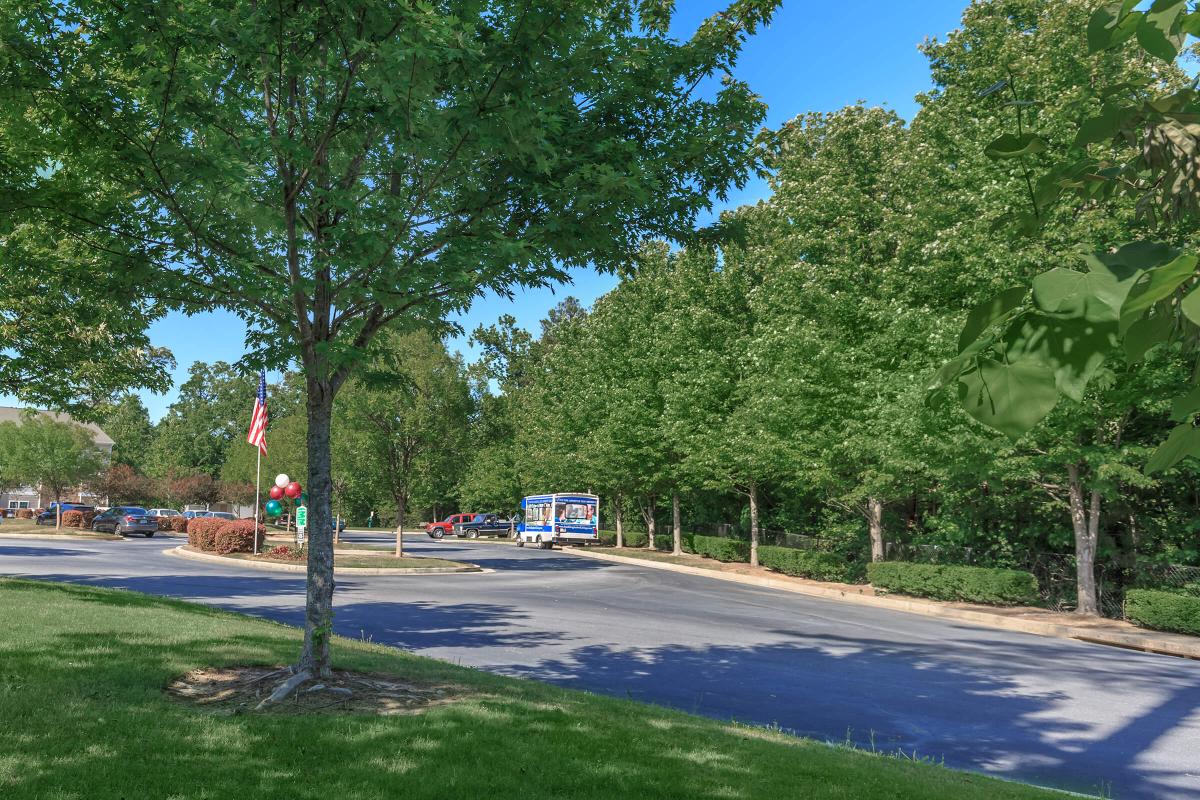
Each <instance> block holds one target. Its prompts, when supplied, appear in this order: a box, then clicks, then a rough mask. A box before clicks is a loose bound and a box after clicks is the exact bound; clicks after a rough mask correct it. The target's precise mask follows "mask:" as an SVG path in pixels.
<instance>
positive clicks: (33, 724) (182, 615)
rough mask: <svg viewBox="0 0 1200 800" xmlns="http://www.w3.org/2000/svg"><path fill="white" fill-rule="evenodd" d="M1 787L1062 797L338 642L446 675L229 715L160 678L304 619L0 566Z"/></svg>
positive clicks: (11, 790)
mask: <svg viewBox="0 0 1200 800" xmlns="http://www.w3.org/2000/svg"><path fill="white" fill-rule="evenodd" d="M0 608H3V609H4V610H5V624H4V626H3V630H2V632H0V720H3V724H0V797H4V798H6V800H9V799H11V800H17V799H18V798H88V799H89V800H91V799H92V798H122V797H125V798H141V797H145V798H178V799H180V800H182V799H183V798H227V797H240V798H276V797H277V798H288V799H289V800H291V799H292V798H314V800H315V799H317V798H320V799H321V800H360V798H384V797H398V798H405V799H406V800H407V799H408V798H507V797H514V798H516V797H519V798H604V800H612V798H621V797H631V798H647V797H689V798H690V797H711V798H737V797H743V798H760V797H761V798H773V797H779V798H806V799H808V798H846V800H852V799H853V800H867V799H869V798H897V799H899V798H947V799H949V798H954V799H955V800H959V799H961V798H989V800H1003V799H1004V798H1035V797H1054V796H1058V795H1054V794H1051V793H1048V792H1043V791H1041V790H1036V789H1033V788H1030V787H1025V786H1019V785H1015V784H1008V783H1002V782H999V781H995V780H991V779H988V778H984V777H980V776H977V775H969V774H965V773H960V772H954V771H952V770H949V769H945V768H942V767H939V766H935V765H929V764H923V763H914V762H911V761H906V760H903V759H898V758H892V757H881V756H872V755H869V754H865V753H860V752H853V751H849V750H846V749H842V748H836V747H829V746H826V745H823V744H818V743H815V742H811V741H806V740H801V739H795V738H791V737H788V736H784V735H781V734H777V733H773V732H769V731H764V730H759V729H749V728H743V727H740V726H735V725H730V724H723V723H719V722H715V721H711V720H707V719H702V718H698V717H692V716H688V715H685V714H682V713H677V712H674V711H668V710H665V709H661V708H657V707H654V706H648V705H642V704H638V703H633V702H629V701H625V700H616V699H610V698H605V697H599V696H594V695H590V694H586V693H583V692H576V691H570V690H565V689H559V688H554V687H551V686H547V685H543V684H540V683H536V682H532V681H520V680H514V679H509V678H503V677H500V676H496V675H490V674H487V673H484V672H479V671H475V670H470V669H466V668H462V667H456V666H453V665H451V664H448V663H443V662H440V661H434V660H431V659H426V658H418V657H415V656H411V655H406V654H404V653H403V652H400V651H398V650H395V649H391V648H385V647H381V646H378V645H372V644H367V643H364V642H358V641H352V640H343V639H337V640H336V641H335V649H334V652H335V658H336V661H337V666H338V667H339V668H353V669H358V670H364V671H371V672H383V673H391V674H396V675H399V676H402V677H403V678H404V679H406V680H410V681H427V682H438V683H451V684H456V685H458V686H460V687H465V688H466V689H467V690H468V691H470V692H472V696H471V697H470V698H469V699H466V700H462V701H459V702H456V703H451V704H447V705H441V706H436V707H432V708H429V709H427V710H426V711H424V712H423V713H418V714H410V715H404V716H373V715H364V714H359V715H351V714H346V715H329V714H319V715H305V716H295V715H291V716H286V715H278V714H239V715H220V714H215V713H212V712H211V711H201V710H198V709H197V708H195V707H193V706H190V705H186V704H183V703H181V702H178V701H175V700H172V699H169V698H168V697H166V696H165V695H164V692H163V687H164V686H165V685H166V684H168V683H169V682H170V681H171V680H172V679H173V678H175V677H177V676H179V675H181V674H183V673H185V672H187V671H189V670H191V669H194V668H198V667H205V666H228V665H234V664H278V663H287V662H288V661H290V660H292V659H294V658H295V656H296V654H297V651H298V647H299V641H300V632H299V631H298V630H296V629H295V628H291V627H287V626H284V625H279V624H275V623H271V622H266V621H262V620H256V619H252V618H249V617H243V616H239V615H235V614H230V613H226V612H221V611H216V610H213V609H210V608H207V607H204V606H199V605H193V604H188V603H182V602H178V601H172V600H165V599H160V598H155V597H150V596H147V595H142V594H136V593H131V592H125V591H119V590H108V589H96V588H90V587H81V586H72V585H67V584H55V583H41V582H36V581H24V580H7V579H0Z"/></svg>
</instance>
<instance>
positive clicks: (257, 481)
mask: <svg viewBox="0 0 1200 800" xmlns="http://www.w3.org/2000/svg"><path fill="white" fill-rule="evenodd" d="M255 450H258V466H256V467H255V468H254V555H258V507H259V505H260V501H261V500H262V488H261V486H262V449H261V448H257V447H256V448H255Z"/></svg>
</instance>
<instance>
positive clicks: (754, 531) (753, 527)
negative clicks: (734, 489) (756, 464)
mask: <svg viewBox="0 0 1200 800" xmlns="http://www.w3.org/2000/svg"><path fill="white" fill-rule="evenodd" d="M748 494H749V495H750V566H752V567H757V566H758V484H756V483H754V482H753V481H751V483H750V487H749V492H748Z"/></svg>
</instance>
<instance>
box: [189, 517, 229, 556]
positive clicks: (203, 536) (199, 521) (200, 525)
mask: <svg viewBox="0 0 1200 800" xmlns="http://www.w3.org/2000/svg"><path fill="white" fill-rule="evenodd" d="M226 522H227V520H223V519H213V518H212V517H196V518H194V519H190V520H188V523H187V535H188V544H189V545H191V546H192V547H194V548H195V549H197V550H203V551H204V552H206V553H211V552H213V551H214V550H216V548H217V531H218V530H220V528H221V526H222V525H224V524H225V523H226Z"/></svg>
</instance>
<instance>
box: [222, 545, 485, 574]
mask: <svg viewBox="0 0 1200 800" xmlns="http://www.w3.org/2000/svg"><path fill="white" fill-rule="evenodd" d="M225 557H226V558H235V559H240V560H243V561H262V562H265V563H268V564H298V565H304V564H306V563H307V561H306V560H304V559H298V560H296V561H292V560H290V559H283V558H267V557H265V556H262V555H257V556H256V555H254V554H253V553H227V554H225ZM333 563H334V566H337V567H355V568H371V569H421V568H423V569H428V568H431V567H437V568H439V569H443V568H446V567H469V566H471V565H470V564H467V563H464V562H462V561H450V560H448V559H445V558H427V557H425V556H401V557H400V558H396V556H395V555H393V554H392V553H390V552H389V553H384V552H380V553H366V552H350V553H343V552H341V551H340V548H339V550H338V551H337V552H335V553H334V556H333Z"/></svg>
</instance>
